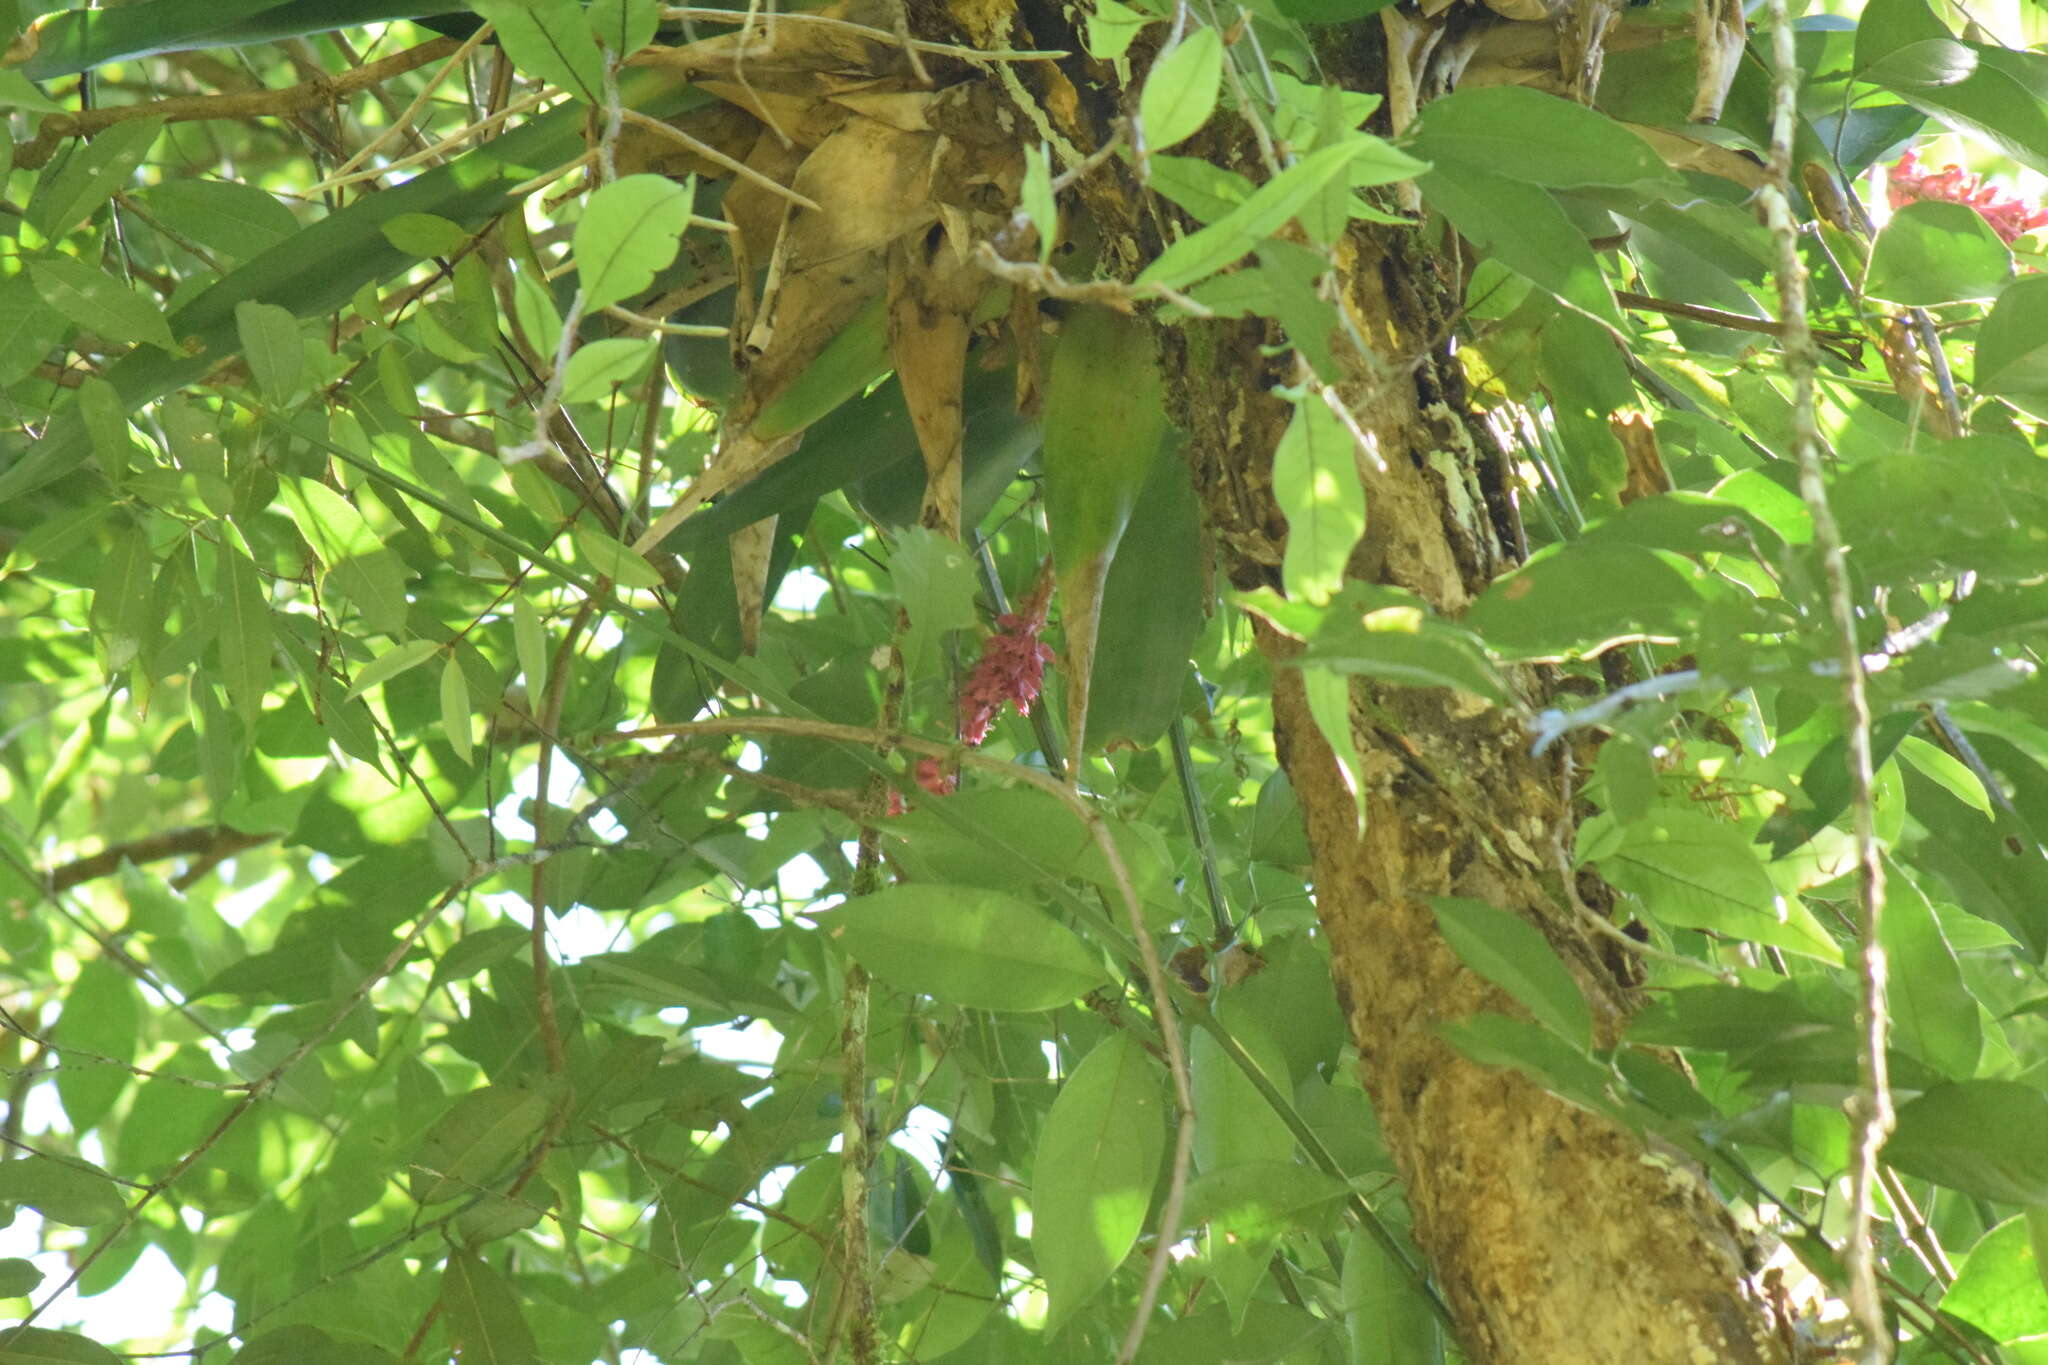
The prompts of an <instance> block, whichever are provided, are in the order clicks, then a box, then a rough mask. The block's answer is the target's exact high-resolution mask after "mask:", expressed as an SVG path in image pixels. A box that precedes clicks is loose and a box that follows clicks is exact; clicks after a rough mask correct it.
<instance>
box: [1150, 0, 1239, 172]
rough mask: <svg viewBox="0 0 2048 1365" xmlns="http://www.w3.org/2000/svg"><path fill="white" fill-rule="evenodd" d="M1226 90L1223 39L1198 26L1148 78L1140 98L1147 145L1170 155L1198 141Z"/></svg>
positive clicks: (1154, 66)
mask: <svg viewBox="0 0 2048 1365" xmlns="http://www.w3.org/2000/svg"><path fill="white" fill-rule="evenodd" d="M1222 90H1223V35H1222V34H1220V33H1218V32H1217V31H1216V30H1215V29H1213V28H1210V27H1208V26H1207V25H1197V26H1196V27H1195V28H1194V29H1193V31H1191V32H1190V33H1189V34H1188V35H1187V37H1186V38H1184V39H1182V40H1181V41H1180V43H1178V44H1177V45H1176V46H1174V47H1173V48H1171V49H1170V50H1168V51H1167V52H1164V53H1162V54H1161V55H1160V56H1159V57H1158V59H1157V60H1155V61H1154V62H1153V63H1152V69H1151V71H1149V72H1147V73H1146V76H1145V89H1144V92H1143V93H1142V94H1141V95H1140V96H1139V97H1138V122H1139V125H1140V126H1141V127H1142V128H1143V129H1144V130H1145V146H1146V147H1147V148H1148V149H1149V148H1154V147H1156V148H1158V149H1159V150H1160V151H1165V150H1166V149H1167V148H1168V147H1171V146H1173V145H1174V144H1175V143H1177V142H1182V141H1185V140H1186V139H1187V138H1189V137H1192V136H1194V134H1195V133H1196V132H1198V131H1199V130H1200V129H1201V127H1202V125H1203V124H1205V123H1207V122H1208V121H1209V115H1211V114H1213V113H1215V112H1216V98H1217V96H1218V95H1220V94H1221V93H1222Z"/></svg>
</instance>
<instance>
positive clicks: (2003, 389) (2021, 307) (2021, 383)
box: [1976, 275, 2048, 417]
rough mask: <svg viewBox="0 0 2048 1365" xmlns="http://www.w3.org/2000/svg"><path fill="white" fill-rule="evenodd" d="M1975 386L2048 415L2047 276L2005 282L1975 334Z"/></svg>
mask: <svg viewBox="0 0 2048 1365" xmlns="http://www.w3.org/2000/svg"><path fill="white" fill-rule="evenodd" d="M1976 379H1977V390H1978V392H1980V393H1987V394H1995V395H1997V396H1998V397H2001V398H2009V399H2011V400H2012V401H2013V402H2014V403H2017V404H2018V405H2019V406H2021V407H2023V408H2025V409H2026V410H2027V411H2028V412H2030V413H2032V414H2034V415H2035V416H2036V417H2048V275H2022V276H2020V277H2019V278H2018V279H2016V280H2013V281H2012V282H2011V283H2009V284H2007V285H2006V286H2005V288H2004V289H2003V290H2002V291H2000V293H1999V295H1998V302H1997V303H1995V304H1993V305H1992V306H1991V315H1990V316H1989V317H1987V318H1985V319H1984V325H1983V327H1982V329H1981V330H1980V331H1979V332H1978V333H1977V370H1976Z"/></svg>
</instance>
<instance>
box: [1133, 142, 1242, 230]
mask: <svg viewBox="0 0 2048 1365" xmlns="http://www.w3.org/2000/svg"><path fill="white" fill-rule="evenodd" d="M1145 167H1146V170H1147V171H1148V172H1149V173H1150V175H1149V178H1148V179H1147V180H1146V182H1145V183H1146V186H1147V188H1149V189H1152V190H1155V191H1157V192H1158V193H1160V194H1163V195H1165V196H1166V197H1167V198H1168V199H1171V200H1172V201H1173V202H1174V203H1176V204H1178V205H1179V206H1180V207H1181V208H1183V209H1186V210H1187V211H1188V213H1189V214H1190V215H1191V216H1192V217H1194V218H1195V220H1196V221H1198V222H1202V223H1213V222H1215V221H1216V220H1217V219H1219V218H1221V217H1223V216H1224V215H1225V214H1227V213H1229V212H1230V211H1231V210H1232V209H1234V208H1237V207H1238V206H1240V205H1242V204H1244V203H1245V202H1246V201H1247V200H1249V199H1250V198H1251V197H1252V191H1253V189H1254V188H1255V187H1254V186H1253V185H1252V182H1251V181H1249V180H1247V179H1245V178H1244V177H1243V176H1242V175H1239V174H1238V173H1237V172H1236V171H1233V170H1231V169H1230V168H1229V167H1227V166H1218V165H1216V164H1215V163H1213V162H1209V161H1204V160H1203V159H1202V158H1201V157H1198V156H1149V157H1147V158H1145Z"/></svg>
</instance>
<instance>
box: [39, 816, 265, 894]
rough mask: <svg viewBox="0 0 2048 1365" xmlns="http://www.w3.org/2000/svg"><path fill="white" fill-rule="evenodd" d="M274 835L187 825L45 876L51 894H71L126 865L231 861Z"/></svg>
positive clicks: (60, 867)
mask: <svg viewBox="0 0 2048 1365" xmlns="http://www.w3.org/2000/svg"><path fill="white" fill-rule="evenodd" d="M276 838H277V836H276V835H275V834H246V833H244V832H243V831H241V830H238V829H230V828H228V827H227V826H226V825H184V826H181V827H179V828H177V829H167V830H163V831H160V832H159V833H156V834H145V835H143V836H142V837H141V838H140V839H130V840H128V841H127V842H126V843H119V844H109V845H107V846H106V847H105V848H103V849H101V850H100V851H99V852H98V853H91V854H87V855H86V856H85V857H83V858H79V859H77V860H75V861H73V862H68V863H62V864H59V865H58V866H56V867H53V868H51V869H50V870H49V871H48V872H46V873H44V874H43V883H44V885H45V886H47V887H48V888H49V889H50V890H52V891H69V890H70V889H71V888H72V887H74V886H78V885H79V884H81V883H83V882H90V881H97V880H99V879H100V878H101V877H109V876H112V875H113V874H114V873H116V872H118V871H120V869H121V864H122V863H123V862H130V863H134V864H136V865H137V866H140V865H141V864H143V863H154V862H161V861H162V860H164V859H165V858H184V857H194V858H211V859H214V860H216V861H218V860H219V859H221V858H231V857H233V856H234V855H235V854H237V853H240V852H242V851H243V850H245V849H251V848H257V847H260V846H261V845H263V844H267V843H270V842H271V841H272V840H274V839H276Z"/></svg>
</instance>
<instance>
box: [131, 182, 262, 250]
mask: <svg viewBox="0 0 2048 1365" xmlns="http://www.w3.org/2000/svg"><path fill="white" fill-rule="evenodd" d="M135 199H136V202H138V203H139V204H141V205H142V207H143V208H144V209H145V210H147V211H148V213H149V214H150V215H151V216H152V217H154V218H157V219H159V220H161V221H162V222H163V224H164V226H166V227H168V228H170V229H171V230H172V231H173V232H176V233H177V234H178V235H179V236H181V237H186V238H189V239H190V240H191V241H193V242H195V243H197V244H198V245H199V246H202V247H205V248H206V249H207V250H208V251H212V252H215V253H217V254H219V255H221V256H225V257H226V258H227V259H229V260H230V261H245V260H248V259H249V258H251V257H253V256H257V255H260V254H261V253H262V252H264V251H265V250H267V249H269V248H270V247H273V246H276V245H277V244H278V243H280V242H282V241H284V240H285V239H286V238H288V237H290V236H291V235H292V234H293V233H295V232H297V231H298V230H299V223H298V220H297V219H296V218H294V217H293V216H292V211H291V210H290V209H288V208H286V207H285V206H284V205H283V204H280V203H279V202H278V201H277V199H276V198H275V197H274V196H272V195H269V194H266V193H264V192H263V191H262V190H260V189H258V188H256V187H255V186H254V185H248V184H243V183H242V182H240V181H230V180H166V181H164V182H163V183H162V184H161V185H151V186H149V187H148V188H146V189H142V190H138V191H136V192H135Z"/></svg>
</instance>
